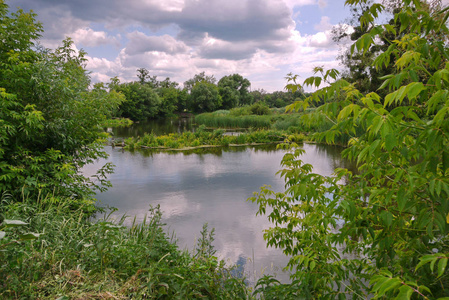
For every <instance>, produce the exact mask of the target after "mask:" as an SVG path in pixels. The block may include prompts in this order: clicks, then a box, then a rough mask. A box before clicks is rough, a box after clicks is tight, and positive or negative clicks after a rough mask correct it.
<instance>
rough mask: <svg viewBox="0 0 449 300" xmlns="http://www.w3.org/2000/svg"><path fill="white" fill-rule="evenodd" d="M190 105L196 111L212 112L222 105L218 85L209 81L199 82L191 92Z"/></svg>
mask: <svg viewBox="0 0 449 300" xmlns="http://www.w3.org/2000/svg"><path fill="white" fill-rule="evenodd" d="M189 98H190V100H189V105H190V109H191V110H192V111H194V112H211V111H214V110H216V109H218V108H219V107H220V106H221V104H222V103H221V101H222V100H221V96H220V93H219V92H218V87H217V86H216V85H215V84H213V83H209V82H205V81H202V82H198V83H197V84H195V85H194V86H193V88H192V91H191V92H190V97H189Z"/></svg>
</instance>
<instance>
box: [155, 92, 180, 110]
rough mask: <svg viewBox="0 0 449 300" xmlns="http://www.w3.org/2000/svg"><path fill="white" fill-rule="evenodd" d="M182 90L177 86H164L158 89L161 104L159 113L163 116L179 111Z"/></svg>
mask: <svg viewBox="0 0 449 300" xmlns="http://www.w3.org/2000/svg"><path fill="white" fill-rule="evenodd" d="M180 92H181V91H180V90H179V89H177V88H175V87H162V88H159V89H158V90H157V93H158V95H159V98H160V99H161V104H160V108H159V114H161V115H163V116H171V115H173V114H174V112H175V111H178V101H179V98H180V97H179V94H180Z"/></svg>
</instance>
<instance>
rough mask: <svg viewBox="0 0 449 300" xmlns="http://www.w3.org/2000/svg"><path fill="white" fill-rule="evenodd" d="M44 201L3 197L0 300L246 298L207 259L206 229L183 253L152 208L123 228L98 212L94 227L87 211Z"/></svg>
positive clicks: (242, 288) (243, 289)
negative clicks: (15, 199)
mask: <svg viewBox="0 0 449 300" xmlns="http://www.w3.org/2000/svg"><path fill="white" fill-rule="evenodd" d="M50 200H51V199H49V198H47V199H44V200H42V201H41V202H39V203H38V204H37V205H36V203H35V201H34V200H31V199H26V200H24V201H23V202H17V201H13V200H12V199H11V198H9V197H3V198H2V205H1V206H0V214H1V216H2V220H1V221H2V222H1V223H0V233H1V234H2V239H1V240H0V261H1V262H2V263H1V265H0V278H2V280H0V298H1V299H105V298H107V299H204V298H206V299H246V298H247V297H249V289H248V288H247V286H246V285H245V283H244V279H243V278H240V277H238V276H237V277H236V276H231V270H230V269H229V268H228V267H225V265H224V262H223V261H219V260H218V259H217V258H216V257H214V256H213V254H214V250H213V247H212V246H211V243H212V241H213V231H209V230H208V228H207V226H205V227H203V231H202V232H201V235H200V238H199V239H198V242H197V247H196V249H195V251H194V253H189V252H187V251H182V250H180V249H179V248H178V246H177V245H176V243H175V242H174V241H172V240H170V239H169V237H168V236H167V235H166V233H165V232H164V230H163V224H162V223H161V212H160V210H159V208H158V207H154V208H151V207H150V208H149V210H148V215H147V217H146V218H145V219H144V220H143V221H142V222H139V223H137V222H136V220H135V219H134V220H133V221H132V222H131V225H128V226H124V224H125V219H126V217H125V216H124V217H123V218H121V219H120V220H112V219H110V218H109V217H108V215H109V214H108V213H109V212H108V211H104V212H98V213H97V219H96V220H94V219H93V218H92V217H88V214H86V209H87V208H89V209H90V208H91V207H90V206H89V207H86V206H84V207H83V206H81V207H79V208H78V209H76V210H73V209H72V208H71V207H70V206H69V204H68V203H69V202H67V201H66V199H64V200H62V199H59V200H61V201H60V202H58V203H51V201H50ZM52 201H56V199H52ZM233 274H234V275H235V272H234V273H233ZM61 297H62V298H61Z"/></svg>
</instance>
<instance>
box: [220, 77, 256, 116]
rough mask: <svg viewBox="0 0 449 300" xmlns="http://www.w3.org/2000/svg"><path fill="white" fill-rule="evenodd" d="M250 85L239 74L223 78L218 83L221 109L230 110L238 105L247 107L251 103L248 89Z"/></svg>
mask: <svg viewBox="0 0 449 300" xmlns="http://www.w3.org/2000/svg"><path fill="white" fill-rule="evenodd" d="M250 86H251V83H250V82H249V80H248V79H246V78H243V77H242V76H241V75H239V74H232V75H228V76H224V77H222V78H221V79H220V81H218V88H219V90H220V96H221V97H222V99H223V104H222V107H223V108H224V109H230V108H233V107H236V106H238V105H248V104H251V102H252V95H251V94H250V93H249V91H248V88H249V87H250Z"/></svg>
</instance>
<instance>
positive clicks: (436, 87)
mask: <svg viewBox="0 0 449 300" xmlns="http://www.w3.org/2000/svg"><path fill="white" fill-rule="evenodd" d="M364 2H365V1H363V0H347V1H346V3H347V4H360V3H364ZM400 7H401V9H400V10H398V11H396V13H395V16H394V20H395V22H396V23H400V27H399V29H396V27H395V26H392V25H391V24H380V22H379V20H378V19H376V17H377V16H378V15H379V13H381V12H382V11H383V9H384V7H383V6H382V5H380V4H377V3H374V4H372V5H371V6H370V8H369V9H368V10H366V12H365V13H364V14H363V16H362V17H361V18H360V22H361V25H363V26H369V27H370V28H371V30H370V31H369V32H367V33H366V34H364V35H362V36H361V37H360V38H359V39H358V40H357V41H356V42H355V44H354V46H353V51H355V50H358V51H361V52H362V53H363V52H364V51H369V49H370V48H371V46H372V45H373V44H374V43H376V41H378V39H379V38H381V37H382V36H385V34H386V33H391V34H394V35H396V36H397V35H400V34H402V33H404V34H403V35H402V37H401V38H400V39H397V40H394V41H392V43H391V45H390V46H389V47H388V49H387V50H386V51H385V52H382V53H379V55H378V56H377V58H376V59H375V60H374V61H373V66H374V67H376V68H378V69H380V68H383V67H385V66H386V67H387V68H389V67H390V66H391V65H393V66H394V68H395V70H394V72H393V73H392V74H389V75H386V76H384V77H383V78H382V80H383V84H382V85H381V89H388V92H387V93H386V96H385V97H382V96H381V95H380V94H379V93H376V92H375V91H371V92H369V93H367V94H365V93H362V92H361V91H359V90H357V89H356V87H355V84H353V83H350V82H348V81H346V80H344V79H338V78H337V72H336V71H335V70H331V71H328V72H323V75H324V78H319V77H317V76H315V77H312V78H309V79H306V80H305V83H304V84H306V85H313V86H316V87H318V86H319V85H320V83H321V82H322V80H327V81H329V83H330V85H329V86H328V87H326V88H323V89H320V90H318V91H317V92H315V93H314V94H313V95H312V96H311V97H310V98H308V99H306V100H304V101H300V102H297V103H295V104H294V105H292V106H291V109H299V108H300V107H301V108H304V107H307V106H308V105H309V104H310V103H311V102H312V101H316V102H318V101H321V100H323V99H324V102H325V104H323V105H321V106H320V107H318V108H317V109H316V110H315V112H314V113H315V114H322V115H325V116H326V118H327V120H331V121H332V122H333V124H334V125H333V126H332V128H330V129H329V130H327V131H326V132H324V133H321V134H316V135H315V138H316V139H318V140H321V141H326V142H328V143H333V142H334V141H335V139H336V138H338V137H339V136H341V135H349V136H352V138H351V140H350V141H349V143H348V148H347V149H346V150H345V151H344V156H345V157H346V158H348V159H351V160H353V161H355V162H356V163H357V165H358V172H356V173H351V172H350V171H349V170H347V169H337V170H336V171H335V174H334V175H333V176H321V175H319V174H316V173H313V172H312V171H313V170H312V166H311V165H309V164H305V163H304V162H302V161H301V160H300V155H301V153H302V152H303V150H301V149H297V150H295V151H294V152H293V153H289V154H287V155H286V156H284V158H283V161H282V164H283V169H282V170H281V171H280V174H281V175H282V176H283V177H284V179H285V182H286V191H285V192H284V193H274V192H272V191H270V190H269V189H268V188H265V187H264V188H262V190H261V192H260V193H258V194H257V195H256V196H255V197H254V198H253V199H252V200H253V201H255V202H257V203H258V204H259V213H260V214H264V213H267V214H268V218H269V220H270V221H272V223H273V227H271V228H270V229H268V230H267V231H266V232H265V235H264V236H265V239H266V241H267V243H268V245H271V246H276V247H280V248H282V249H283V251H284V253H286V254H288V255H289V256H290V257H291V259H290V262H289V267H290V269H291V270H292V271H293V275H292V278H293V279H294V280H295V282H294V284H292V285H288V286H285V289H283V287H282V286H280V285H279V284H276V282H275V281H267V280H266V278H265V279H264V281H263V282H259V286H260V285H263V284H268V285H271V286H272V288H273V289H275V290H277V291H278V293H277V295H278V296H279V295H282V293H283V290H284V292H285V293H290V292H291V290H292V289H294V290H295V291H299V292H298V293H299V294H301V296H302V297H304V298H309V299H347V298H351V299H367V298H370V297H373V296H374V297H376V298H382V299H447V297H449V289H448V287H449V272H447V268H446V267H447V262H448V259H449V152H448V149H449V139H448V136H449V100H448V99H449V97H448V95H449V59H448V58H449V49H448V47H447V45H448V44H447V36H448V33H449V30H448V28H447V24H446V20H447V19H448V17H449V8H447V7H446V8H441V7H438V6H429V4H428V3H427V2H425V1H418V0H413V1H412V0H403V1H401V6H400ZM392 57H394V58H395V59H394V60H391V58H392ZM334 79H336V80H335V81H333V80H334ZM360 128H361V129H363V133H361V134H355V133H356V132H357V130H359V129H360ZM266 290H267V291H268V290H269V289H266ZM261 293H263V291H261Z"/></svg>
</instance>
